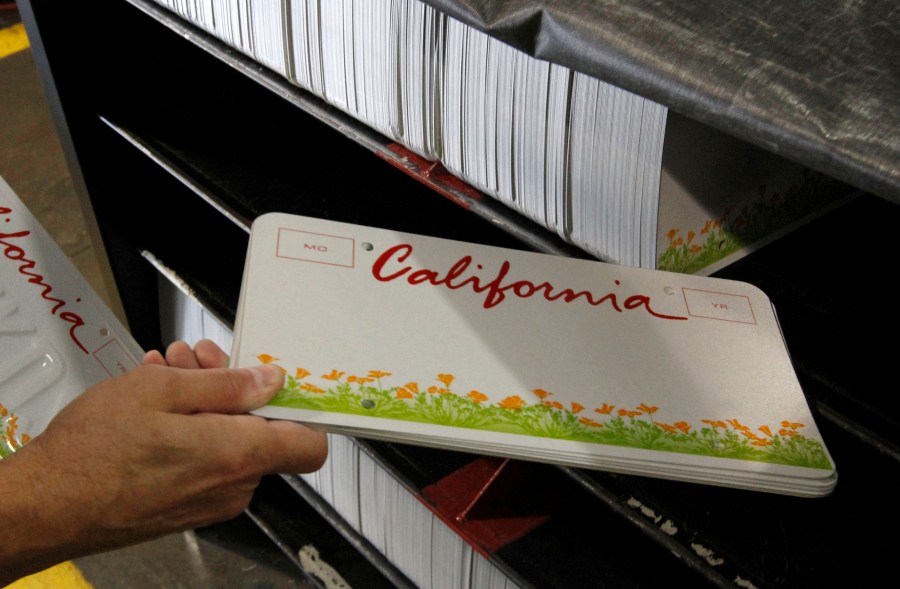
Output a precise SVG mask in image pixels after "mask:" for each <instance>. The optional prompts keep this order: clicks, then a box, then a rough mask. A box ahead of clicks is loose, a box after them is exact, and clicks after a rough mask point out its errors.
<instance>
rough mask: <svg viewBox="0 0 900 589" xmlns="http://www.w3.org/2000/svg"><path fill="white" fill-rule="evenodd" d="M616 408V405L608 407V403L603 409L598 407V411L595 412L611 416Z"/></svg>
mask: <svg viewBox="0 0 900 589" xmlns="http://www.w3.org/2000/svg"><path fill="white" fill-rule="evenodd" d="M615 408H616V406H615V405H607V404H606V403H604V404H603V406H602V407H597V408H596V409H594V411H596V412H597V413H601V414H603V415H609V414H610V413H612V411H613V409H615Z"/></svg>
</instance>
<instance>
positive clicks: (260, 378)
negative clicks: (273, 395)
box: [248, 364, 284, 388]
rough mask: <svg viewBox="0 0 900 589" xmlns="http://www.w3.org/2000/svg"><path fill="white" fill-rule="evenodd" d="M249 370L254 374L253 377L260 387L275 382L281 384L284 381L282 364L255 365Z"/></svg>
mask: <svg viewBox="0 0 900 589" xmlns="http://www.w3.org/2000/svg"><path fill="white" fill-rule="evenodd" d="M248 370H250V372H251V373H252V374H253V379H254V380H255V381H256V385H257V386H259V387H260V388H265V387H269V386H272V385H273V384H281V383H282V382H283V381H284V371H283V370H282V369H281V367H280V366H276V365H274V364H265V365H263V366H253V367H252V368H249V369H248Z"/></svg>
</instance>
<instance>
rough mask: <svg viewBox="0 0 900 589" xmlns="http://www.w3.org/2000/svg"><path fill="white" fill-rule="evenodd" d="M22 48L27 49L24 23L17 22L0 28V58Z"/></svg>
mask: <svg viewBox="0 0 900 589" xmlns="http://www.w3.org/2000/svg"><path fill="white" fill-rule="evenodd" d="M23 49H28V35H27V34H25V25H23V24H22V23H18V24H14V25H13V26H11V27H7V28H5V29H0V58H3V57H6V56H7V55H12V54H13V53H16V52H17V51H22V50H23Z"/></svg>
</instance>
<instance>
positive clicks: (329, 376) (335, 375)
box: [322, 369, 344, 380]
mask: <svg viewBox="0 0 900 589" xmlns="http://www.w3.org/2000/svg"><path fill="white" fill-rule="evenodd" d="M342 376H344V373H343V372H339V371H337V370H334V369H332V370H331V372H329V373H328V374H323V375H322V378H324V379H326V380H340V379H341V377H342Z"/></svg>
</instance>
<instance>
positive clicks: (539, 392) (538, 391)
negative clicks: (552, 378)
mask: <svg viewBox="0 0 900 589" xmlns="http://www.w3.org/2000/svg"><path fill="white" fill-rule="evenodd" d="M531 392H532V393H534V394H535V395H537V396H538V398H539V399H546V398H547V397H549V396H551V395H552V394H553V393H551V392H549V391H545V390H544V389H534V390H533V391H531Z"/></svg>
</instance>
